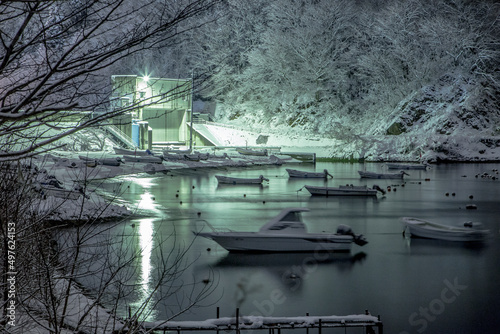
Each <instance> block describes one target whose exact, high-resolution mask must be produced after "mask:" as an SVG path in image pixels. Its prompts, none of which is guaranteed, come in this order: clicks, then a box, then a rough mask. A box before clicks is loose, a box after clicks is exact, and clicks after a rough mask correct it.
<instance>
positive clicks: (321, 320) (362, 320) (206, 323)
mask: <svg viewBox="0 0 500 334" xmlns="http://www.w3.org/2000/svg"><path fill="white" fill-rule="evenodd" d="M217 312H218V310H217ZM141 327H142V328H143V329H144V330H145V331H148V332H150V331H152V332H163V333H168V332H177V334H180V333H181V332H182V331H214V332H216V333H218V332H219V331H235V333H236V334H239V333H240V332H241V331H244V330H268V331H269V333H270V334H273V333H275V331H277V332H278V334H280V333H281V330H282V329H284V330H295V329H305V332H306V333H309V331H310V330H311V329H317V331H318V334H321V331H322V329H324V328H339V329H344V330H347V329H348V328H360V327H361V328H364V329H365V333H367V334H375V333H378V334H383V324H382V321H381V320H380V316H373V315H371V314H370V313H369V312H368V311H366V312H365V313H364V314H354V315H346V316H336V315H331V316H309V315H306V316H299V317H263V316H239V310H238V309H237V311H236V317H222V318H219V317H217V318H215V319H207V320H203V321H155V322H144V323H142V324H141ZM123 331H126V328H123Z"/></svg>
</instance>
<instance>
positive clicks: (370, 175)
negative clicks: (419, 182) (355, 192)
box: [358, 171, 408, 180]
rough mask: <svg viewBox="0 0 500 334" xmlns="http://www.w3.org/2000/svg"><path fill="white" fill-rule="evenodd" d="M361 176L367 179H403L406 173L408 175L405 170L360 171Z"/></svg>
mask: <svg viewBox="0 0 500 334" xmlns="http://www.w3.org/2000/svg"><path fill="white" fill-rule="evenodd" d="M358 173H359V176H361V177H362V178H367V179H400V180H402V179H403V177H404V176H405V175H408V174H406V173H404V172H401V173H374V172H365V171H358Z"/></svg>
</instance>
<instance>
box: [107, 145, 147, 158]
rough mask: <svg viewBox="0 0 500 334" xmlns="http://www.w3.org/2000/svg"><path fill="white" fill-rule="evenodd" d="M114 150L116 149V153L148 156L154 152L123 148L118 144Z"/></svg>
mask: <svg viewBox="0 0 500 334" xmlns="http://www.w3.org/2000/svg"><path fill="white" fill-rule="evenodd" d="M113 150H115V154H119V155H133V156H137V155H139V156H148V155H153V153H152V152H151V151H150V150H138V149H134V150H129V149H126V148H121V147H117V146H113Z"/></svg>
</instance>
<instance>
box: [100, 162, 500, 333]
mask: <svg viewBox="0 0 500 334" xmlns="http://www.w3.org/2000/svg"><path fill="white" fill-rule="evenodd" d="M498 167H499V165H498V164H446V165H437V166H432V168H431V169H429V170H427V171H408V173H409V174H410V176H408V177H406V179H405V182H402V181H397V180H396V181H395V180H365V179H360V178H359V176H358V173H357V171H358V170H360V169H366V170H371V171H382V170H386V169H385V167H384V166H383V164H369V163H367V164H364V165H362V164H344V163H318V164H316V166H314V165H311V164H301V165H285V166H272V167H264V168H262V169H228V170H226V169H224V170H217V169H207V170H201V169H200V170H189V171H178V172H174V173H169V174H168V175H166V176H138V177H131V176H128V177H123V178H121V179H115V180H109V181H106V182H105V187H106V189H108V190H111V189H113V188H116V187H117V185H118V183H119V182H123V185H122V190H123V191H124V194H123V195H122V198H123V199H124V200H125V201H127V202H128V203H131V205H132V206H133V207H139V208H140V209H141V210H143V211H142V212H143V213H145V214H146V215H147V216H146V218H141V219H133V220H130V221H126V222H124V223H122V224H120V225H119V226H115V227H113V228H112V230H111V233H116V234H119V233H121V234H123V235H125V239H126V240H129V241H130V242H131V243H132V244H133V245H135V247H138V248H140V249H141V253H142V256H141V259H140V261H136V262H134V263H133V264H131V266H134V268H135V269H136V271H135V272H134V273H133V274H132V276H131V278H130V279H131V280H133V281H134V282H135V283H140V284H142V286H143V290H142V291H136V293H135V294H134V295H133V296H129V297H128V298H129V299H128V303H129V305H130V306H131V307H135V305H137V304H138V303H140V302H142V301H144V298H145V296H146V295H147V292H150V291H151V289H152V288H153V286H154V281H155V277H156V274H157V271H158V268H160V261H161V260H160V258H159V254H160V253H161V254H162V255H163V256H164V260H165V259H167V255H170V258H169V259H167V260H165V261H167V262H168V261H172V259H171V257H172V254H174V253H172V250H173V249H179V247H180V248H181V249H183V250H184V251H185V256H184V257H183V259H184V260H185V261H186V262H183V263H181V268H184V269H185V270H184V271H183V272H180V273H179V275H178V276H176V277H172V279H171V280H170V281H171V283H172V285H165V286H163V287H162V289H161V291H158V292H157V293H156V294H155V295H154V296H155V298H154V299H153V302H154V303H156V304H155V305H154V306H151V307H150V308H149V309H147V311H149V312H150V313H149V320H158V319H166V318H167V317H170V316H171V315H172V314H173V313H176V312H177V311H178V309H179V306H186V305H188V304H189V303H190V301H191V300H192V299H193V298H194V297H195V296H196V295H197V293H199V292H200V291H202V290H203V289H204V288H206V289H210V293H209V294H207V295H206V296H205V297H204V298H203V299H201V300H199V301H198V302H197V303H196V304H197V306H196V307H195V308H192V309H191V310H190V311H189V312H187V313H184V314H182V315H180V316H178V317H177V318H176V319H177V320H204V319H207V318H214V317H215V316H216V307H220V315H221V316H234V314H235V310H236V308H239V309H240V314H242V315H264V316H300V315H305V314H306V313H309V314H310V315H315V316H316V315H317V316H319V315H348V314H361V313H364V312H365V310H369V311H370V312H371V313H372V314H374V315H380V316H381V320H382V321H383V322H384V332H385V333H405V332H407V333H424V332H425V333H498V332H500V268H499V265H500V237H499V230H500V181H499V180H492V179H489V178H481V177H478V178H476V177H475V176H476V175H477V174H481V173H484V172H487V173H489V174H493V173H494V172H493V171H492V170H494V169H495V168H498ZM285 168H296V169H302V170H316V171H322V170H323V169H325V168H326V169H328V171H329V172H330V173H331V174H333V176H334V178H333V179H329V180H328V181H327V182H325V181H324V180H304V179H288V175H287V173H286V171H285ZM215 174H226V175H231V176H240V177H258V176H259V175H261V174H262V175H264V176H265V177H267V178H269V179H270V182H269V183H268V184H267V183H266V184H264V185H263V186H262V187H261V186H242V185H240V186H238V185H236V186H231V185H226V186H218V184H217V180H216V179H215V177H214V175H215ZM497 177H498V175H497ZM325 183H326V184H328V185H330V186H338V185H340V184H368V185H369V186H371V185H373V184H378V185H379V186H381V187H382V188H386V187H387V186H392V189H393V191H390V192H388V193H387V194H386V195H385V196H384V197H382V198H378V199H372V198H342V197H338V198H334V197H329V198H320V197H311V196H309V193H308V192H307V191H306V190H305V189H303V190H301V191H299V189H301V188H302V187H303V186H304V185H305V184H311V185H322V184H325ZM447 193H448V196H447V195H446V194H447ZM453 193H454V196H453V195H452V194H453ZM470 195H472V196H473V199H470V198H469V196H470ZM467 204H475V205H476V206H477V210H468V209H466V205H467ZM286 207H308V208H310V209H311V211H310V212H307V213H304V214H303V219H304V221H305V223H306V224H307V225H308V229H309V231H310V232H322V231H335V230H336V227H337V225H338V224H347V225H349V226H351V227H352V229H353V230H354V231H355V232H356V233H362V234H364V235H365V236H366V238H367V239H368V241H369V243H368V244H367V245H366V246H364V247H359V246H357V245H353V249H352V251H351V253H349V254H345V253H344V254H333V255H329V256H325V255H321V256H320V255H315V254H272V255H269V254H268V255H266V254H261V255H257V254H253V255H245V254H229V253H228V252H227V251H225V250H224V249H223V248H221V247H220V246H218V245H217V244H216V243H214V242H212V241H211V240H207V239H204V238H196V239H195V238H194V235H193V233H192V230H194V229H196V228H201V227H202V226H203V223H202V222H201V220H206V221H208V222H210V223H211V224H212V225H213V226H214V227H215V228H229V229H232V230H238V231H256V230H258V229H259V227H260V226H261V225H262V224H264V223H265V222H267V221H268V220H269V219H271V218H272V217H274V216H275V215H276V214H278V213H279V211H280V210H281V209H283V208H286ZM403 216H415V217H420V218H424V219H429V220H434V221H436V222H441V223H444V224H449V225H456V224H460V223H463V222H465V221H477V222H481V223H483V225H484V226H485V227H486V228H488V229H490V230H491V231H492V234H493V238H492V240H490V241H489V242H488V243H487V244H485V245H483V246H467V245H463V244H456V243H446V242H440V241H436V240H425V239H409V238H405V237H404V236H403V235H402V230H403V227H402V224H401V223H400V217H403ZM132 224H134V225H133V226H134V227H132ZM174 242H175V244H174ZM113 247H116V246H113ZM123 247H129V246H123ZM168 288H170V289H171V290H168ZM174 290H175V291H174ZM160 293H164V294H169V293H170V295H171V297H168V298H165V299H162V300H159V295H160ZM333 332H334V333H337V332H338V331H333ZM340 332H343V330H342V331H340ZM340 332H339V333H340ZM347 332H348V333H361V332H362V331H361V330H360V329H351V330H350V331H347Z"/></svg>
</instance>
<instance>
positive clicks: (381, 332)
mask: <svg viewBox="0 0 500 334" xmlns="http://www.w3.org/2000/svg"><path fill="white" fill-rule="evenodd" d="M377 318H378V321H379V323H378V324H377V329H378V334H384V324H383V323H382V321H380V315H378V316H377Z"/></svg>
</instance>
